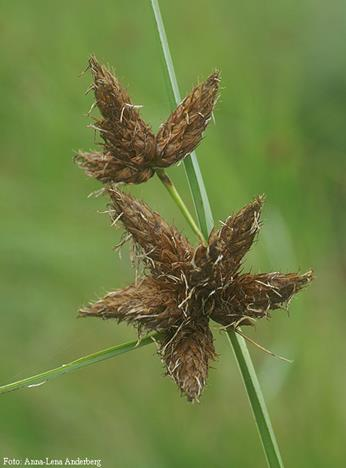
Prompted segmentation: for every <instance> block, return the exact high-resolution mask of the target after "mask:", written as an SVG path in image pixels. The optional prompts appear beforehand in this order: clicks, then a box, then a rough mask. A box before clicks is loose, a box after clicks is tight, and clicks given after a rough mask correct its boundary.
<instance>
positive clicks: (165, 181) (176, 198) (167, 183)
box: [156, 169, 206, 245]
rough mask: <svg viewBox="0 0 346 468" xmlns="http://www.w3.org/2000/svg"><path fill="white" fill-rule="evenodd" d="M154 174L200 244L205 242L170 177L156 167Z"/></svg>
mask: <svg viewBox="0 0 346 468" xmlns="http://www.w3.org/2000/svg"><path fill="white" fill-rule="evenodd" d="M156 174H157V175H158V177H159V179H160V180H161V182H162V183H163V185H164V186H165V187H166V189H167V191H168V193H169V194H170V196H171V197H172V199H173V200H174V202H175V203H176V205H177V206H178V208H179V209H180V211H181V212H182V214H183V216H184V218H185V219H186V221H187V222H188V223H189V225H190V227H191V229H192V230H193V232H194V233H195V234H196V236H197V237H198V238H199V240H200V241H201V242H202V244H204V245H205V244H206V239H205V237H204V236H203V234H202V232H201V230H200V229H199V227H198V226H197V223H196V221H195V220H194V219H193V216H192V214H191V213H190V211H189V209H188V208H187V206H186V205H185V203H184V200H183V199H182V198H181V196H180V194H179V192H178V190H177V188H176V186H175V185H174V183H173V181H172V179H171V178H170V177H169V176H168V175H167V174H166V172H165V171H164V170H163V169H157V170H156Z"/></svg>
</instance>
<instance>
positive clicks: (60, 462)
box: [3, 457, 102, 468]
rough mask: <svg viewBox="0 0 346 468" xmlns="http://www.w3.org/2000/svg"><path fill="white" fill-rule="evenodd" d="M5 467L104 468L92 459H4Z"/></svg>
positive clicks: (100, 463) (99, 461)
mask: <svg viewBox="0 0 346 468" xmlns="http://www.w3.org/2000/svg"><path fill="white" fill-rule="evenodd" d="M3 465H4V466H5V465H9V466H96V467H97V468H101V467H102V462H101V460H100V459H98V460H97V459H90V458H87V457H85V458H80V457H78V458H67V457H66V458H59V459H53V458H49V457H46V458H24V459H19V458H8V457H4V458H3Z"/></svg>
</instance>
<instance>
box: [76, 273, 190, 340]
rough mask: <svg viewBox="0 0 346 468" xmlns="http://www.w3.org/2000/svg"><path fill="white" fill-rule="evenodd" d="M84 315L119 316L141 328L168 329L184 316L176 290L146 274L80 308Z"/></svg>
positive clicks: (122, 320) (114, 317) (117, 318)
mask: <svg viewBox="0 0 346 468" xmlns="http://www.w3.org/2000/svg"><path fill="white" fill-rule="evenodd" d="M79 315H80V316H81V317H86V316H89V317H99V318H103V319H116V320H117V321H118V322H127V323H128V324H133V325H135V326H136V327H137V328H138V329H139V330H141V329H142V328H144V329H146V330H157V331H160V330H167V329H169V328H170V327H172V326H175V325H176V324H177V323H178V322H179V321H180V320H181V318H182V312H181V310H180V309H179V308H178V307H177V303H176V295H175V291H174V290H172V287H169V285H167V284H163V283H160V282H159V281H158V280H155V279H153V278H145V279H143V280H142V281H140V282H139V283H138V284H133V285H131V286H128V287H127V288H125V289H119V290H117V291H114V292H110V293H108V294H106V296H104V297H103V298H102V299H100V300H98V301H97V302H94V303H90V304H89V305H88V306H86V307H83V308H82V309H80V311H79Z"/></svg>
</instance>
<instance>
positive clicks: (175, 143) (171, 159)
mask: <svg viewBox="0 0 346 468" xmlns="http://www.w3.org/2000/svg"><path fill="white" fill-rule="evenodd" d="M219 82H220V75H219V72H214V73H212V74H211V75H210V76H209V77H208V78H207V80H206V81H204V82H203V83H201V84H199V85H198V86H196V87H195V88H194V89H193V90H192V91H191V92H190V94H188V95H187V96H186V98H185V99H184V100H183V102H182V103H181V104H180V105H179V106H178V107H177V108H176V109H175V111H174V112H172V114H171V115H170V116H169V118H168V120H167V121H166V122H165V123H164V124H162V125H161V128H160V130H159V132H158V134H157V135H156V145H157V147H156V164H157V166H158V167H168V166H171V165H172V164H175V163H177V162H178V161H180V160H181V159H183V158H184V157H185V156H186V155H187V154H189V153H191V152H192V151H193V150H194V149H195V148H196V146H197V145H198V144H199V143H200V141H201V139H202V136H203V132H204V130H205V128H206V126H207V125H208V122H209V120H210V118H211V115H212V112H213V108H214V105H215V102H216V99H217V93H218V89H219Z"/></svg>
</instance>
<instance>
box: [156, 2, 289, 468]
mask: <svg viewBox="0 0 346 468" xmlns="http://www.w3.org/2000/svg"><path fill="white" fill-rule="evenodd" d="M151 6H152V9H153V12H154V16H155V20H156V25H157V31H158V34H159V38H160V42H161V46H162V54H163V58H164V60H165V63H166V67H165V69H166V72H167V74H168V77H169V81H170V84H171V92H170V101H171V106H172V108H174V107H175V106H176V105H177V104H179V102H180V100H181V99H180V93H179V87H178V82H177V78H176V75H175V71H174V65H173V61H172V56H171V53H170V50H169V45H168V40H167V35H166V32H165V27H164V23H163V20H162V16H161V12H160V7H159V2H158V0H151ZM184 166H185V171H186V175H187V177H188V181H189V185H190V189H191V194H192V197H193V200H194V204H195V207H196V211H197V217H198V221H199V224H200V226H201V230H202V232H203V236H204V238H205V239H207V238H208V235H209V232H210V231H211V229H212V228H213V225H214V223H213V216H212V213H211V209H210V204H209V200H208V195H207V192H206V189H205V186H204V182H203V178H202V174H201V171H200V168H199V165H198V161H197V158H196V155H195V153H193V154H192V155H191V157H190V156H188V157H187V158H185V161H184ZM191 227H192V226H191ZM228 337H229V341H230V344H231V345H232V347H233V351H234V354H235V357H236V360H237V362H238V366H239V370H240V373H241V375H242V378H243V382H244V385H245V389H246V391H247V395H248V397H249V401H250V405H251V408H252V411H253V415H254V417H255V421H256V424H257V428H258V432H259V436H260V439H261V442H262V445H263V448H264V452H265V455H266V459H267V462H268V466H269V467H271V468H282V467H283V463H282V459H281V455H280V451H279V447H278V444H277V441H276V438H275V434H274V431H273V428H272V424H271V421H270V417H269V413H268V409H267V407H266V403H265V401H264V398H263V394H262V390H261V387H260V384H259V382H258V379H257V376H256V372H255V369H254V366H253V363H252V360H251V356H250V354H249V351H248V349H247V346H246V343H245V341H244V339H243V338H242V337H241V336H239V335H238V334H236V333H235V332H234V331H229V332H228Z"/></svg>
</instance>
